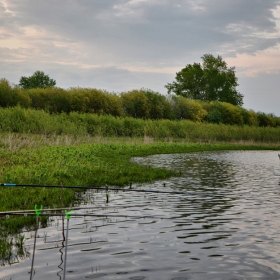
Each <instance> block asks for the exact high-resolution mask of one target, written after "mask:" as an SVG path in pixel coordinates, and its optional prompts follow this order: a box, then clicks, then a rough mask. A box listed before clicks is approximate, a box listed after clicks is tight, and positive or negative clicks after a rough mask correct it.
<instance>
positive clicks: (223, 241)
mask: <svg viewBox="0 0 280 280" xmlns="http://www.w3.org/2000/svg"><path fill="white" fill-rule="evenodd" d="M133 161H134V162H137V163H139V164H142V165H147V166H152V167H163V168H168V169H172V170H176V171H181V173H182V176H181V177H176V178H170V179H168V180H165V181H157V182H154V183H151V184H143V185H133V188H138V189H154V190H162V191H184V192H187V194H186V195H178V194H176V195H167V194H152V193H133V192H131V193H129V192H118V193H115V192H110V198H109V203H106V195H105V193H104V192H98V193H96V192H94V191H88V192H86V193H85V195H84V201H85V202H84V204H83V205H82V206H83V207H99V208H98V209H87V210H85V209H83V210H78V211H77V210H75V213H80V214H85V213H88V214H106V215H108V216H107V217H90V216H88V217H76V218H75V217H72V218H71V219H70V221H69V231H68V234H69V237H68V248H67V268H66V279H102V280H105V279H106V280H111V279H134V280H140V279H145V280H147V279H155V280H157V279H166V280H171V279H173V280H183V279H229V280H236V279H280V247H279V245H280V244H279V243H280V210H279V203H280V161H279V159H278V156H277V153H276V152H273V151H223V152H201V153H193V154H173V155H154V156H149V157H145V158H134V159H133ZM118 215H124V217H120V216H118ZM133 216H134V217H133ZM135 216H137V217H135ZM143 216H147V217H145V218H143ZM65 231H66V220H65V219H62V218H61V217H54V218H51V221H50V225H49V226H48V227H47V228H40V229H39V230H38V235H37V241H36V242H37V243H36V251H35V258H34V268H35V274H34V276H33V279H63V267H64V263H63V261H64V254H65V240H64V239H65ZM23 234H24V235H25V238H26V241H25V248H24V249H25V250H26V251H28V252H30V255H32V250H33V243H34V231H33V232H24V233H23ZM0 264H1V262H0ZM30 267H31V257H30V258H22V259H21V258H14V259H13V261H12V264H8V263H7V262H6V263H5V265H4V263H2V266H1V267H0V279H16V280H17V279H29V278H30V274H29V271H30Z"/></svg>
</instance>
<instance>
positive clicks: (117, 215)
mask: <svg viewBox="0 0 280 280" xmlns="http://www.w3.org/2000/svg"><path fill="white" fill-rule="evenodd" d="M33 211H34V210H33ZM5 215H6V216H7V215H8V216H10V215H11V216H21V215H24V216H36V215H37V214H36V213H17V212H12V211H10V212H9V211H7V212H5ZM61 215H64V213H61V214H59V213H40V216H45V217H61ZM71 217H103V218H134V219H146V218H151V219H154V218H157V219H168V218H166V217H162V216H151V215H144V216H131V215H124V214H122V215H119V214H116V215H114V214H71Z"/></svg>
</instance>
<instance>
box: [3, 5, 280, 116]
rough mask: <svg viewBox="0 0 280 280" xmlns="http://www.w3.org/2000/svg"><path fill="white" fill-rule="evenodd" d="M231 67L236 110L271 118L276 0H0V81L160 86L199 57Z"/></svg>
mask: <svg viewBox="0 0 280 280" xmlns="http://www.w3.org/2000/svg"><path fill="white" fill-rule="evenodd" d="M206 53H211V54H213V55H215V56H217V55H221V56H222V58H223V59H224V60H225V61H226V62H227V63H228V66H230V67H232V66H235V67H236V75H237V77H238V81H239V87H238V90H239V91H240V92H241V93H242V94H243V95H244V107H245V108H246V109H253V110H255V111H261V112H266V113H274V114H275V115H276V116H280V0H277V1H276V0H234V1H233V0H48V1H43V0H0V61H1V67H0V78H6V79H8V80H9V81H10V82H12V83H16V84H17V83H18V82H19V79H20V77H21V76H30V75H32V74H33V73H34V72H35V71H36V70H40V71H44V72H45V73H46V74H48V75H49V76H50V77H51V78H53V79H55V80H56V81H57V86H59V87H63V88H69V87H76V86H80V87H94V88H101V89H106V90H108V91H114V92H121V91H128V90H131V89H140V88H150V89H152V90H154V91H158V92H160V93H162V94H166V89H165V88H164V85H166V84H167V83H168V82H172V81H173V80H174V78H175V74H176V72H178V71H180V70H181V69H182V68H184V67H185V66H186V65H187V64H192V63H194V62H201V56H202V55H203V54H206Z"/></svg>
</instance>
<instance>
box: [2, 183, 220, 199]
mask: <svg viewBox="0 0 280 280" xmlns="http://www.w3.org/2000/svg"><path fill="white" fill-rule="evenodd" d="M0 186H4V187H31V188H61V186H59V185H36V184H13V183H0ZM63 188H64V189H84V190H87V189H89V190H90V189H91V190H103V191H120V192H144V193H163V194H183V195H195V196H197V195H200V196H208V195H211V196H213V194H211V193H209V194H208V193H204V194H197V193H188V192H179V191H172V192H171V191H156V190H139V189H133V188H129V189H125V188H110V187H95V186H63ZM214 196H222V197H224V196H223V195H219V194H214Z"/></svg>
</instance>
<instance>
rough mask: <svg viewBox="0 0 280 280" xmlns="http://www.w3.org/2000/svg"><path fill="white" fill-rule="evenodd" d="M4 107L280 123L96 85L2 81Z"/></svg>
mask: <svg viewBox="0 0 280 280" xmlns="http://www.w3.org/2000/svg"><path fill="white" fill-rule="evenodd" d="M0 106H1V107H3V108H7V107H15V106H21V107H23V108H33V109H36V110H44V111H46V112H48V113H51V114H60V113H66V114H69V113H71V112H77V113H93V114H97V115H111V116H114V117H121V118H123V117H133V118H140V119H152V120H158V119H167V120H191V121H195V122H209V123H218V124H230V125H249V126H260V127H278V126H280V117H276V116H275V115H273V114H265V113H262V112H254V111H253V110H246V109H244V108H241V107H238V106H234V105H232V104H230V103H226V102H218V101H211V102H205V101H203V102H202V101H197V100H190V99H187V98H185V97H182V96H176V95H168V96H164V95H161V94H159V93H157V92H154V91H152V90H149V89H141V90H132V91H128V92H122V93H120V94H115V93H110V92H107V91H105V90H99V89H94V88H79V87H78V88H70V89H67V90H65V89H62V88H57V87H50V88H46V89H43V88H37V89H25V90H24V89H22V88H20V87H18V86H13V85H11V84H10V83H9V82H8V81H7V80H6V79H1V80H0Z"/></svg>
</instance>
